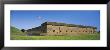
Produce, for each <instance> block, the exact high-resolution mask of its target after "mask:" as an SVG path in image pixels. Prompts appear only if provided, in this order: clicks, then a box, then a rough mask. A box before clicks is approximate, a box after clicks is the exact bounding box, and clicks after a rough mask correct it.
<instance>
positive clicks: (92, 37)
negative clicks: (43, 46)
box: [11, 34, 100, 40]
mask: <svg viewBox="0 0 110 50" xmlns="http://www.w3.org/2000/svg"><path fill="white" fill-rule="evenodd" d="M11 40H100V34H88V35H87V34H86V35H77V36H17V35H12V36H11Z"/></svg>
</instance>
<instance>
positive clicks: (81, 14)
mask: <svg viewBox="0 0 110 50" xmlns="http://www.w3.org/2000/svg"><path fill="white" fill-rule="evenodd" d="M10 17H11V20H10V21H11V26H14V27H16V28H18V29H26V30H27V29H31V28H34V27H38V26H40V25H41V24H42V23H44V22H46V21H48V22H62V23H67V24H77V25H85V26H94V27H97V30H100V10H11V14H10Z"/></svg>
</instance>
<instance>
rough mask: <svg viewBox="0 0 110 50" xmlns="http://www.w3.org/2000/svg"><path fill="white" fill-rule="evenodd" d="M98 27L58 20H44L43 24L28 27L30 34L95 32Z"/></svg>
mask: <svg viewBox="0 0 110 50" xmlns="http://www.w3.org/2000/svg"><path fill="white" fill-rule="evenodd" d="M96 30H97V28H96V27H93V26H83V25H75V24H66V23H58V22H44V23H42V24H41V26H39V27H36V28H32V29H28V30H27V34H28V35H35V36H37V35H39V36H40V35H43V36H45V35H77V34H94V33H96Z"/></svg>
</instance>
